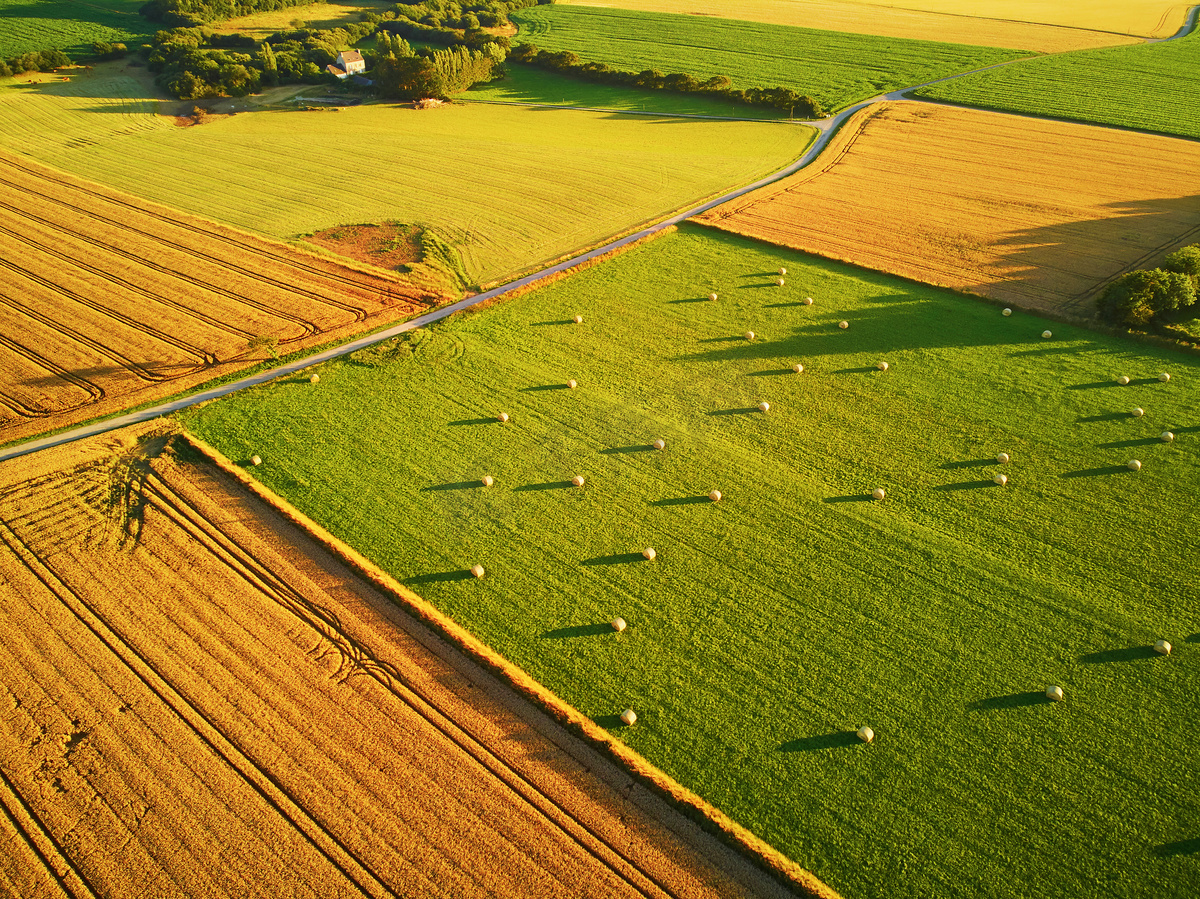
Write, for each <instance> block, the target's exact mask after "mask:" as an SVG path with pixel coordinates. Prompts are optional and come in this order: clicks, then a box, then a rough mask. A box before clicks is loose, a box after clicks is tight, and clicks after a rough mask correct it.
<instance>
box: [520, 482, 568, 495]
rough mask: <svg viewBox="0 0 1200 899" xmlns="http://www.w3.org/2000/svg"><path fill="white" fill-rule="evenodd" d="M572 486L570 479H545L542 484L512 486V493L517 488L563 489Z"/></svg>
mask: <svg viewBox="0 0 1200 899" xmlns="http://www.w3.org/2000/svg"><path fill="white" fill-rule="evenodd" d="M574 486H575V485H574V484H572V483H571V482H570V481H546V483H544V484H522V485H521V486H520V487H514V488H513V493H516V492H517V491H518V490H565V489H566V488H568V487H574Z"/></svg>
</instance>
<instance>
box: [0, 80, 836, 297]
mask: <svg viewBox="0 0 1200 899" xmlns="http://www.w3.org/2000/svg"><path fill="white" fill-rule="evenodd" d="M139 73H144V70H136V69H123V68H121V67H120V66H107V67H97V69H96V70H95V71H94V72H93V73H91V76H90V77H78V78H72V79H71V81H70V82H68V83H61V82H59V83H52V84H43V85H25V84H19V83H16V82H14V81H12V80H0V147H4V148H6V149H8V150H11V151H14V152H19V153H23V154H26V155H29V156H32V157H34V158H36V159H38V160H40V161H42V162H45V163H47V164H49V165H53V166H56V167H59V168H63V169H66V170H67V171H70V172H75V173H78V174H80V175H83V176H84V177H87V178H90V179H93V180H95V181H99V182H102V183H104V184H109V185H112V186H114V187H117V188H120V189H123V190H127V191H129V192H130V193H133V194H135V195H140V196H145V197H149V198H152V199H154V200H156V201H158V202H160V203H165V204H167V205H169V206H173V207H176V208H179V209H184V210H187V211H189V212H193V213H196V214H198V215H203V216H206V217H208V218H214V219H217V220H218V221H223V222H228V223H230V224H233V225H237V226H239V227H243V228H248V229H250V230H253V231H259V232H262V233H265V234H269V235H272V236H275V237H283V238H288V237H292V236H294V235H298V234H308V233H313V232H315V231H319V230H321V229H323V228H327V227H332V226H334V225H339V224H346V223H351V222H371V221H403V222H410V223H413V224H420V225H424V226H428V227H430V228H432V229H433V230H434V231H435V232H436V233H437V234H438V235H440V236H442V237H443V238H445V239H446V240H448V241H449V242H450V243H452V244H453V245H454V248H455V249H456V250H457V251H458V253H459V254H460V255H461V257H462V259H463V262H464V265H465V267H466V271H467V273H468V274H469V275H470V277H471V278H473V279H475V280H477V281H479V282H487V281H490V280H493V279H499V278H502V277H504V276H506V275H508V274H511V273H513V272H515V271H519V270H522V269H526V268H529V267H532V266H534V265H537V264H538V263H541V262H543V261H544V260H547V259H552V258H557V257H558V256H561V255H564V254H567V253H570V252H571V251H573V250H575V249H577V248H579V247H582V246H585V245H591V244H594V243H597V242H600V241H602V240H604V239H605V238H607V237H608V236H610V235H612V234H614V233H617V232H620V231H623V230H626V229H630V228H632V227H634V226H636V225H637V224H639V223H641V222H644V221H646V220H649V219H654V218H658V217H661V216H662V215H664V214H666V213H669V212H673V211H675V210H677V209H679V208H682V207H686V206H687V205H689V204H691V203H693V202H697V201H699V200H701V199H704V198H707V197H711V196H714V195H719V194H721V193H723V192H724V191H726V190H730V189H732V188H734V187H737V186H740V185H742V184H746V183H747V182H749V181H752V180H753V179H755V178H758V177H761V176H763V175H766V174H768V173H770V172H772V171H775V170H777V169H779V168H781V167H783V166H784V165H786V164H788V163H789V162H791V161H793V160H795V159H796V158H797V157H798V156H799V155H800V154H801V153H802V152H803V150H804V148H805V147H806V146H807V145H808V143H809V142H810V141H811V139H812V137H813V135H814V132H813V130H812V129H810V128H806V127H803V126H800V125H789V124H787V123H770V122H765V123H762V124H759V123H755V122H705V121H690V120H683V119H669V118H661V119H660V118H650V117H644V116H625V115H617V114H613V113H602V112H574V111H562V110H539V109H530V108H523V107H510V106H487V105H483V104H460V105H452V106H449V107H445V108H442V109H436V110H428V111H416V110H412V109H407V108H400V107H396V106H390V105H384V104H372V105H363V106H360V107H352V108H348V109H346V110H345V111H343V112H330V111H322V112H300V111H284V110H256V111H251V112H247V113H239V114H237V115H235V116H233V117H232V118H223V119H218V120H215V121H213V122H211V123H209V124H205V125H201V126H198V127H193V128H176V127H174V126H173V125H172V124H171V123H170V122H169V120H167V119H164V118H161V117H158V116H155V115H154V114H153V109H154V101H153V100H149V99H146V98H147V97H151V96H153V94H152V93H150V92H149V90H148V89H147V87H146V84H145V82H144V81H143V80H139V79H140V78H144V74H143V75H139ZM238 106H239V108H244V104H243V103H242V102H239V103H238Z"/></svg>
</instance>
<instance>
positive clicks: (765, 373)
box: [746, 368, 795, 378]
mask: <svg viewBox="0 0 1200 899" xmlns="http://www.w3.org/2000/svg"><path fill="white" fill-rule="evenodd" d="M794 374H795V372H794V371H792V370H791V369H790V368H764V369H763V370H762V371H748V372H746V377H747V378H773V377H775V376H776V375H794Z"/></svg>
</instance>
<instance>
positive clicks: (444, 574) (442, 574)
mask: <svg viewBox="0 0 1200 899" xmlns="http://www.w3.org/2000/svg"><path fill="white" fill-rule="evenodd" d="M471 578H472V574H471V572H470V571H466V570H460V571H433V572H430V573H429V574H416V575H413V576H412V577H406V578H405V579H404V583H405V584H407V585H408V586H410V587H411V586H413V585H414V584H437V583H441V582H442V581H469V580H470V579H471Z"/></svg>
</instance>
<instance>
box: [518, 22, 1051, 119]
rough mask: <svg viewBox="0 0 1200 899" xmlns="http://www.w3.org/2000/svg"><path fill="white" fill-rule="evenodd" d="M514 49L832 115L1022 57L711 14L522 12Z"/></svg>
mask: <svg viewBox="0 0 1200 899" xmlns="http://www.w3.org/2000/svg"><path fill="white" fill-rule="evenodd" d="M512 20H513V21H514V22H517V23H518V24H519V25H520V32H519V33H518V35H517V37H516V38H514V39H513V40H514V42H525V43H531V44H535V45H537V46H538V47H540V48H541V49H543V50H555V51H558V50H569V51H571V52H572V53H575V54H577V55H578V56H579V57H580V58H581V59H583V60H585V61H587V62H603V63H607V64H608V65H610V66H613V67H615V68H619V69H626V70H631V71H641V70H643V69H657V70H658V71H660V72H665V73H670V72H687V73H688V74H690V75H693V76H695V77H697V78H699V79H701V80H703V79H706V78H710V77H712V76H714V75H727V76H729V78H730V79H732V81H733V86H734V87H735V88H751V87H789V88H792V89H794V90H797V91H799V92H800V93H802V94H808V95H810V96H812V97H814V98H816V99H817V100H819V101H820V102H821V104H822V105H824V106H825V107H826V108H828V109H834V110H836V109H840V108H842V107H844V106H848V105H850V104H851V103H854V102H856V101H858V100H864V99H866V98H868V97H873V96H875V95H876V94H879V93H883V92H886V91H890V90H896V89H897V88H901V87H910V86H912V85H916V84H923V83H925V82H926V81H931V80H933V79H934V78H941V77H944V76H946V75H951V74H953V73H955V72H964V71H969V70H971V69H976V68H979V67H981V66H986V65H991V64H993V63H997V62H1003V61H1004V60H1008V59H1019V58H1020V57H1022V56H1025V55H1028V54H1025V53H1022V52H1021V51H1017V50H997V49H994V48H989V47H968V46H964V45H959V44H937V43H932V42H930V41H912V40H903V39H900V38H885V37H873V36H869V35H857V34H844V33H841V32H836V31H814V30H812V29H808V28H791V27H788V26H785V25H767V24H762V23H757V22H741V21H737V20H734V19H720V18H715V17H712V16H688V15H677V14H671V13H647V12H635V11H632V10H626V9H604V8H599V7H588V6H537V7H532V8H530V9H524V10H521V11H520V12H519V13H514V14H513V16H512Z"/></svg>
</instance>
